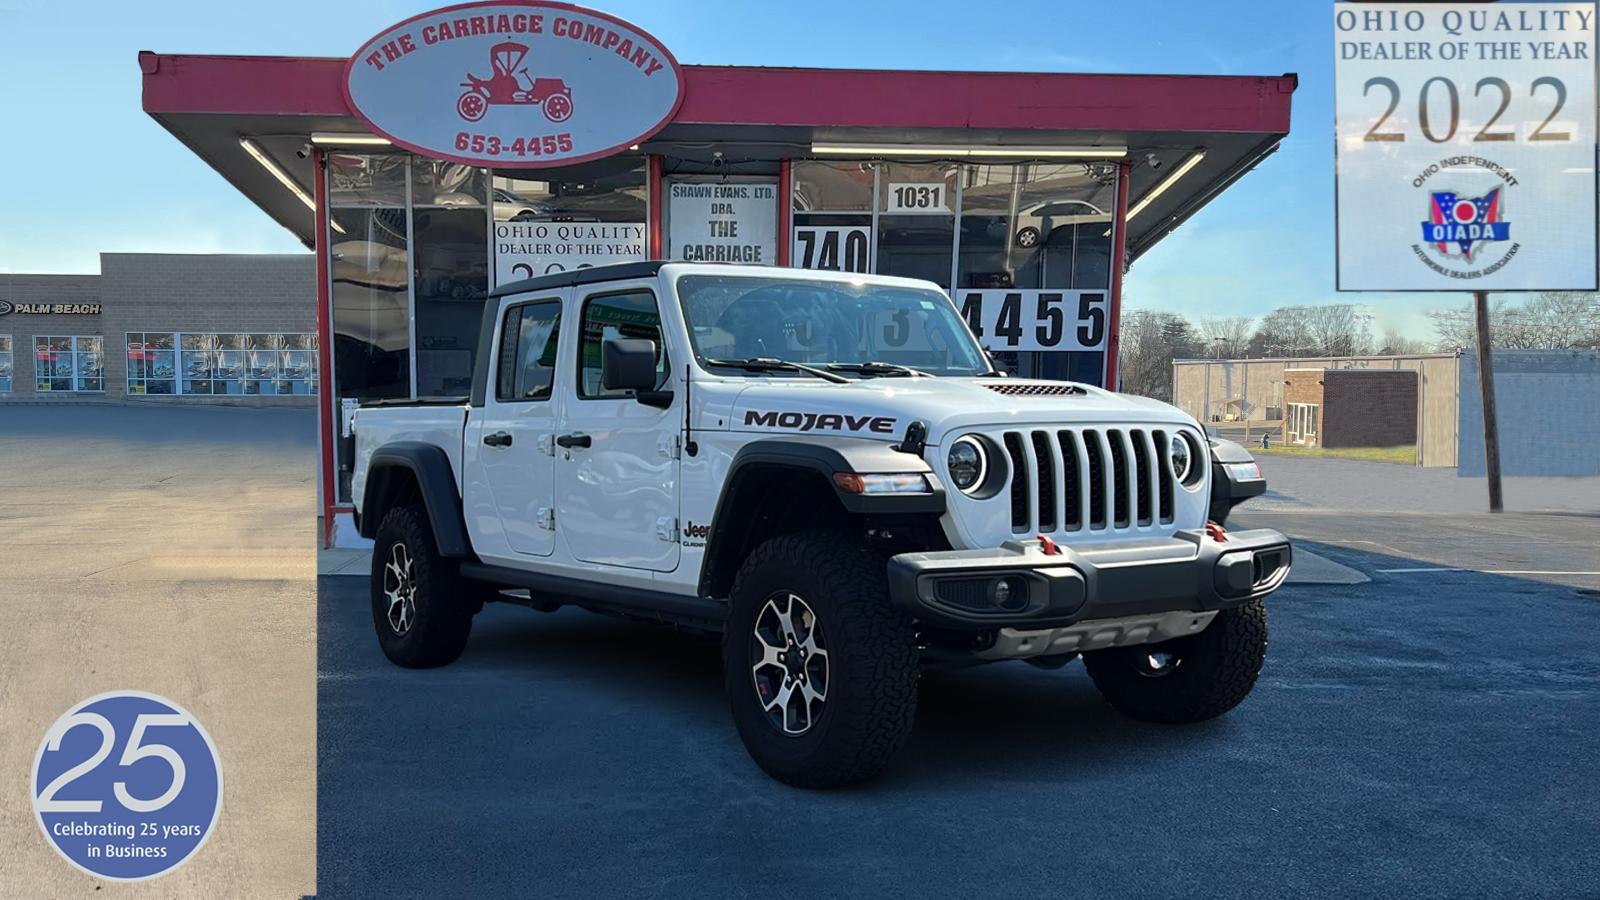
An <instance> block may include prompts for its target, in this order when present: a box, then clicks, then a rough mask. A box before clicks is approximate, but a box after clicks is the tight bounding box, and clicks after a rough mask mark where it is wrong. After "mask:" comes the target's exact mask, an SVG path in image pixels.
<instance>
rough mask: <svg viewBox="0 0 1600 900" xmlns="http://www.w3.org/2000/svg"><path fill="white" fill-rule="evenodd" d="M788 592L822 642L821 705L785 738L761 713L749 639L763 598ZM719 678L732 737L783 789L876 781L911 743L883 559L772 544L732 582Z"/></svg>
mask: <svg viewBox="0 0 1600 900" xmlns="http://www.w3.org/2000/svg"><path fill="white" fill-rule="evenodd" d="M784 592H792V593H794V594H795V595H796V596H799V597H801V598H802V599H803V600H804V602H805V603H806V604H807V605H808V606H809V607H810V608H811V609H812V610H813V611H814V612H815V615H816V618H817V621H818V622H820V624H821V630H822V635H823V637H824V639H825V640H826V641H827V652H828V658H829V659H828V664H829V673H828V685H827V699H826V701H825V702H824V706H823V709H822V711H821V713H820V714H818V715H817V716H816V719H815V721H814V723H812V724H811V726H810V730H808V731H806V732H805V733H804V734H801V735H797V736H791V735H787V734H784V733H783V732H782V731H781V730H780V729H779V728H778V727H777V726H775V725H774V723H773V722H771V721H770V720H769V719H768V717H767V713H766V712H765V711H764V710H763V709H762V704H761V700H760V698H759V697H758V696H757V693H756V688H755V685H754V681H753V676H752V672H751V660H750V656H751V646H752V645H751V640H752V633H753V630H754V629H755V627H756V620H757V617H758V616H760V615H761V612H762V610H763V609H764V608H765V607H766V604H767V601H768V599H769V598H771V597H773V596H774V595H777V594H779V593H784ZM722 658H723V667H724V673H725V675H724V679H725V683H726V687H727V692H728V701H729V704H730V705H731V706H732V709H733V721H734V724H735V725H736V726H737V727H738V730H739V737H740V738H741V739H743V741H744V745H745V748H746V749H747V750H748V751H749V752H750V756H751V757H752V758H754V759H755V761H756V764H757V765H759V766H761V768H762V769H764V770H765V771H766V772H767V774H769V775H771V776H772V777H773V778H776V779H778V780H779V781H782V782H784V783H786V784H790V785H794V786H796V787H802V788H836V787H844V786H847V785H853V784H858V783H860V782H863V781H867V780H868V779H871V778H873V777H874V776H876V775H878V774H879V773H881V772H882V771H883V770H884V768H885V767H887V766H888V764H889V761H890V760H891V758H893V757H894V755H895V753H896V752H898V751H899V750H900V748H901V747H902V746H904V745H905V742H906V739H907V738H908V737H909V736H910V734H911V726H912V722H913V720H914V719H915V717H916V709H917V647H916V636H915V632H914V631H913V628H912V624H911V620H910V618H909V617H908V616H906V615H905V614H904V613H902V612H900V611H898V610H896V609H895V608H894V607H893V606H891V605H890V603H889V585H888V576H887V567H886V560H885V559H884V558H883V557H882V556H880V555H878V554H875V553H871V552H869V551H867V550H866V549H864V548H863V547H862V546H861V543H860V541H859V540H852V539H851V538H849V537H848V536H846V535H843V534H839V533H835V532H825V531H822V532H804V533H799V534H792V535H785V536H782V537H777V538H773V539H772V540H769V541H767V542H766V543H764V544H762V545H761V546H759V547H757V548H756V549H755V551H754V552H752V553H751V554H750V556H749V557H748V558H747V559H746V560H745V561H744V565H742V566H741V567H740V569H739V572H738V574H737V575H736V576H735V577H734V582H733V591H732V609H731V610H730V615H729V618H728V623H727V627H726V629H725V630H724V632H723V638H722Z"/></svg>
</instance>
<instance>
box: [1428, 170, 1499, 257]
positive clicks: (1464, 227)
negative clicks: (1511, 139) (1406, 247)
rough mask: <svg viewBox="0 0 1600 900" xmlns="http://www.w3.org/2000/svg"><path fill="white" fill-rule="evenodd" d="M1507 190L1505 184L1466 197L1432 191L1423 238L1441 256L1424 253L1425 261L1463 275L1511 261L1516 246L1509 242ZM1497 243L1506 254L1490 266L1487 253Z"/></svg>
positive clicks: (1430, 192)
mask: <svg viewBox="0 0 1600 900" xmlns="http://www.w3.org/2000/svg"><path fill="white" fill-rule="evenodd" d="M1504 192H1505V188H1504V187H1503V186H1502V187H1497V188H1495V189H1493V190H1491V191H1489V192H1488V193H1486V194H1484V195H1482V196H1480V197H1470V196H1464V195H1462V194H1459V193H1457V192H1455V191H1429V192H1428V218H1427V219H1425V220H1424V221H1423V222H1422V241H1423V244H1425V245H1427V246H1428V247H1429V248H1430V249H1431V250H1432V251H1434V252H1435V253H1436V254H1437V255H1438V256H1439V257H1440V259H1439V260H1437V261H1432V260H1429V259H1428V258H1427V257H1426V256H1423V261H1424V262H1427V263H1428V264H1429V265H1430V266H1432V267H1433V268H1435V269H1438V270H1440V271H1443V272H1446V273H1449V274H1452V275H1455V276H1457V277H1462V278H1477V277H1480V276H1482V275H1487V274H1489V272H1491V271H1494V270H1497V269H1499V268H1500V266H1502V265H1504V264H1505V263H1506V262H1509V261H1510V258H1511V255H1512V254H1513V253H1515V252H1516V245H1515V244H1509V242H1510V240H1511V223H1510V222H1508V221H1506V217H1505V200H1504ZM1508 244H1509V246H1508ZM1497 246H1498V247H1499V248H1500V249H1502V250H1504V253H1503V254H1502V255H1501V256H1500V257H1499V259H1498V260H1497V261H1496V262H1494V263H1493V264H1492V265H1491V266H1485V265H1484V264H1485V262H1487V260H1486V259H1485V258H1484V257H1485V254H1486V253H1487V252H1490V251H1491V250H1492V249H1493V248H1496V247H1497ZM1419 255H1422V254H1421V253H1419Z"/></svg>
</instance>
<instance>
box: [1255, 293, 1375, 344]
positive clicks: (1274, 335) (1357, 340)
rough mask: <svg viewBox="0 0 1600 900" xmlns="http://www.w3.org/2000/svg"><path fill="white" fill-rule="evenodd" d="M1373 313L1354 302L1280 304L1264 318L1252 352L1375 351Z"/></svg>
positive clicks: (1258, 327)
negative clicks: (1373, 347)
mask: <svg viewBox="0 0 1600 900" xmlns="http://www.w3.org/2000/svg"><path fill="white" fill-rule="evenodd" d="M1371 320H1372V317H1371V316H1369V315H1367V314H1366V313H1365V312H1364V311H1363V310H1362V308H1361V307H1359V306H1356V305H1354V304H1351V303H1331V304H1325V305H1319V306H1280V307H1278V308H1277V309H1274V310H1273V311H1272V312H1269V313H1267V314H1266V315H1265V316H1263V317H1262V318H1261V324H1260V325H1259V326H1257V328H1256V332H1255V334H1254V335H1252V336H1251V338H1250V344H1249V350H1250V355H1251V356H1359V355H1361V354H1364V353H1370V352H1372V333H1371V327H1370V323H1371Z"/></svg>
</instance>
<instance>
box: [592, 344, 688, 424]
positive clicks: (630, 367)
mask: <svg viewBox="0 0 1600 900" xmlns="http://www.w3.org/2000/svg"><path fill="white" fill-rule="evenodd" d="M600 386H601V387H603V388H605V389H606V390H608V391H633V393H634V397H635V399H637V400H638V401H639V402H640V403H643V404H645V405H647V406H657V407H663V408H664V407H666V406H668V405H669V404H671V402H672V392H671V391H658V390H656V389H655V387H656V342H655V341H652V340H648V339H645V338H611V339H610V340H608V341H606V342H605V343H603V344H601V345H600Z"/></svg>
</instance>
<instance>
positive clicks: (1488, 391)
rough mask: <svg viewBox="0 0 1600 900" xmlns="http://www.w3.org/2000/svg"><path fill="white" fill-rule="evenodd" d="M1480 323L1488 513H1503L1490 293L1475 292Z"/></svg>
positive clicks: (1481, 386) (1480, 377)
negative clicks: (1495, 406) (1490, 325)
mask: <svg viewBox="0 0 1600 900" xmlns="http://www.w3.org/2000/svg"><path fill="white" fill-rule="evenodd" d="M1472 302H1473V306H1474V307H1475V308H1476V309H1475V311H1476V313H1477V319H1478V393H1480V394H1482V395H1483V468H1484V473H1485V474H1486V475H1488V477H1489V512H1492V513H1497V512H1500V509H1501V503H1500V425H1499V422H1498V421H1497V420H1496V418H1495V410H1494V357H1493V356H1492V355H1491V353H1490V349H1489V348H1490V340H1489V292H1488V291H1473V292H1472Z"/></svg>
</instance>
